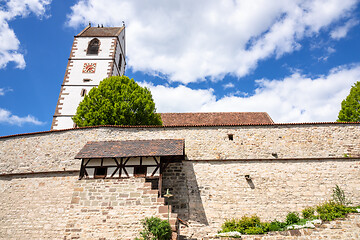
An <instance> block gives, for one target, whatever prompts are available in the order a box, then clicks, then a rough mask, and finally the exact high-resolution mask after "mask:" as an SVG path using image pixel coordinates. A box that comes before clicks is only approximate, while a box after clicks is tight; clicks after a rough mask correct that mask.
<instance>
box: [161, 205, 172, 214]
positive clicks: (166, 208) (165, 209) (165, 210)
mask: <svg viewBox="0 0 360 240" xmlns="http://www.w3.org/2000/svg"><path fill="white" fill-rule="evenodd" d="M159 213H166V214H167V213H171V206H170V205H162V206H160V207H159ZM166 216H167V215H166Z"/></svg>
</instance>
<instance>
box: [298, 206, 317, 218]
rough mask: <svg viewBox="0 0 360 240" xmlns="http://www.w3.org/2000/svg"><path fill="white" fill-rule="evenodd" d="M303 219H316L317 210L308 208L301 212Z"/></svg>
mask: <svg viewBox="0 0 360 240" xmlns="http://www.w3.org/2000/svg"><path fill="white" fill-rule="evenodd" d="M301 213H302V216H303V218H305V219H314V218H315V208H313V207H307V208H305V209H303V210H302V211H301Z"/></svg>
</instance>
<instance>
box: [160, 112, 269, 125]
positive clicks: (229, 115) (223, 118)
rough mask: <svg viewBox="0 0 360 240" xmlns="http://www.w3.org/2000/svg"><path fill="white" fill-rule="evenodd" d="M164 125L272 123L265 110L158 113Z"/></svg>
mask: <svg viewBox="0 0 360 240" xmlns="http://www.w3.org/2000/svg"><path fill="white" fill-rule="evenodd" d="M160 114H161V120H162V121H163V125H164V126H195V125H206V126H215V125H242V124H272V123H274V121H273V120H272V119H271V118H270V116H269V115H268V114H267V113H266V112H198V113H160Z"/></svg>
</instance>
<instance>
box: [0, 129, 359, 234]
mask: <svg viewBox="0 0 360 240" xmlns="http://www.w3.org/2000/svg"><path fill="white" fill-rule="evenodd" d="M228 134H233V140H229V138H228ZM359 136H360V125H359V124H306V125H301V124H298V125H297V124H295V125H266V126H238V127H187V128H180V127H175V128H117V127H100V128H85V129H76V130H68V131H55V132H45V133H38V134H30V135H20V136H12V137H3V138H0V174H1V175H0V192H1V193H2V194H1V202H2V205H1V209H0V222H1V224H0V225H1V227H0V238H4V239H9V236H11V234H13V233H15V232H16V231H18V232H21V233H23V234H25V235H24V236H26V237H27V238H29V239H39V236H44V239H46V238H47V239H49V238H54V237H53V236H56V235H58V234H59V233H60V232H61V230H65V229H67V230H68V236H75V235H76V234H80V233H78V232H77V231H79V230H78V229H86V227H87V225H86V224H85V222H83V224H80V225H81V228H79V226H76V225H75V223H76V221H75V220H76V219H77V218H79V219H82V218H86V217H87V218H91V216H90V215H91V214H90V213H89V212H88V211H84V210H82V209H84V207H83V206H85V205H81V204H80V201H81V200H80V199H79V202H77V201H78V200H76V199H77V198H76V197H77V194H79V196H80V194H81V193H80V192H79V191H74V190H75V188H77V187H79V188H82V187H85V186H76V185H78V184H86V185H87V186H90V185H91V184H96V182H95V183H91V184H89V183H87V182H86V181H87V180H86V181H85V180H84V181H83V182H81V181H78V180H77V175H76V174H73V173H71V171H78V170H79V169H80V161H79V160H77V159H74V156H75V155H76V154H77V153H78V152H79V151H80V149H81V148H82V147H83V146H84V145H85V144H86V142H87V141H104V140H138V139H170V138H172V139H174V138H175V139H185V154H186V157H187V159H186V160H185V161H183V162H180V163H172V164H170V165H169V167H168V168H167V170H166V171H165V172H164V179H163V190H164V191H165V190H166V189H167V188H169V189H170V191H171V192H172V193H173V194H174V197H173V198H172V199H170V200H169V203H170V204H171V205H172V206H173V212H175V213H178V214H179V217H180V218H181V219H182V220H184V221H185V222H187V223H188V227H185V226H182V228H181V233H182V235H186V236H188V237H190V236H192V237H196V238H200V237H204V236H206V235H208V234H211V233H212V234H213V233H214V232H216V231H217V230H218V229H219V228H220V226H221V224H222V222H223V221H224V220H225V219H227V218H232V217H241V216H242V215H244V214H254V213H256V214H258V215H259V216H260V217H261V218H262V219H263V220H272V219H274V218H277V219H279V220H280V219H281V220H282V218H283V217H284V216H285V215H286V213H287V212H288V211H300V210H301V209H303V208H304V207H306V206H314V205H315V204H318V203H320V202H322V201H325V200H327V199H329V198H330V196H331V193H332V189H333V187H334V186H335V184H338V185H339V186H340V187H341V188H343V189H344V190H345V192H346V194H347V196H349V197H350V198H351V199H352V201H353V203H354V204H358V205H359V204H360V178H359V176H360V140H359V139H360V138H359ZM39 172H40V173H39ZM41 172H43V173H41ZM46 172H48V173H46ZM51 172H52V173H51ZM61 172H63V173H61ZM22 174H24V175H22ZM61 174H64V176H62V175H61ZM66 174H68V175H66ZM245 175H249V176H250V179H248V180H247V179H246V178H245ZM98 185H99V184H98ZM100 185H101V184H100ZM100 185H99V186H98V187H97V188H98V189H100V188H102V187H101V186H100ZM119 186H120V185H119ZM95 188H96V187H95ZM87 191H88V192H90V190H87ZM119 191H120V190H119ZM121 191H122V190H121ZM82 194H84V193H82ZM108 194H110V193H108ZM99 195H101V193H99ZM110 195H111V194H110ZM110 195H109V196H110ZM84 201H85V200H84ZM86 201H88V200H86ZM116 201H117V202H121V201H120V199H117V200H116ZM83 203H84V204H85V202H83ZM135 203H136V201H135ZM79 204H80V205H79ZM88 204H90V206H91V205H92V203H88ZM94 204H95V203H94ZM110 204H111V203H110ZM80 206H81V207H80ZM94 208H96V206H94ZM48 212H51V213H53V214H52V215H51V216H48V215H49V214H48ZM103 212H104V211H103V209H102V210H101V211H100V210H99V211H98V212H97V213H94V214H97V215H99V216H102V214H103ZM110 212H111V211H110ZM110 212H109V213H110ZM39 213H42V215H41V216H39V217H38V218H36V216H37V215H38V214H39ZM102 217H103V218H104V219H105V220H106V218H105V217H104V216H102ZM139 218H140V217H139ZM71 219H72V220H71ZM69 221H73V222H72V223H71V222H69ZM106 221H108V220H106ZM109 221H111V220H109ZM80 222H81V221H80ZM72 224H74V225H72ZM94 224H95V225H97V224H100V225H101V226H107V225H104V223H94ZM102 224H103V225H102ZM33 226H36V227H33ZM110 226H113V229H116V228H117V227H118V226H116V225H114V224H112V225H111V224H110ZM41 229H45V231H46V234H47V235H46V234H45V233H44V230H41ZM41 231H43V232H41ZM81 231H83V230H81ZM131 231H132V232H133V231H134V230H131ZM82 233H83V234H84V235H82V236H86V237H88V238H92V236H95V235H96V237H99V236H100V235H101V234H100V233H99V234H98V233H92V234H95V235H92V234H89V235H87V234H88V233H87V232H86V230H84V232H82ZM4 236H5V237H4ZM63 236H64V235H62V237H63ZM75 237H76V236H75ZM134 237H135V236H134ZM15 238H16V237H15ZM15 238H14V239H15ZM10 239H11V237H10ZM55 239H56V237H55ZM106 239H116V238H115V237H114V238H112V237H111V236H107V238H106Z"/></svg>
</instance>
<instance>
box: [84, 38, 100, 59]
mask: <svg viewBox="0 0 360 240" xmlns="http://www.w3.org/2000/svg"><path fill="white" fill-rule="evenodd" d="M99 46H100V41H99V39H97V38H94V39H93V40H91V41H90V43H89V46H88V49H87V52H86V54H96V55H97V54H98V53H99Z"/></svg>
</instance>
